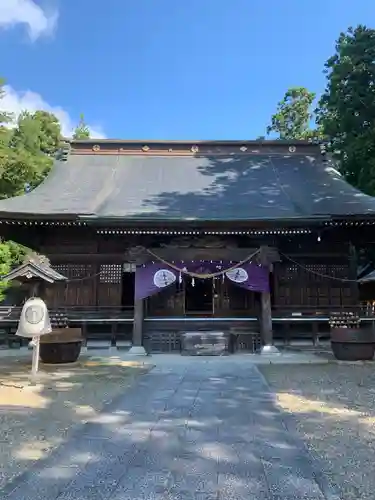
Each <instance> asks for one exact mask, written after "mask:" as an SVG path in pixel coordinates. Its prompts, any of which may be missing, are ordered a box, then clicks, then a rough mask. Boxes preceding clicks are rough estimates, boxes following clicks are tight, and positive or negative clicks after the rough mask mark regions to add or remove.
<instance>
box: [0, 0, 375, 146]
mask: <svg viewBox="0 0 375 500" xmlns="http://www.w3.org/2000/svg"><path fill="white" fill-rule="evenodd" d="M358 23H363V24H366V25H368V26H371V27H374V26H375V3H374V2H373V0H358V1H353V0H325V1H323V0H315V1H314V2H308V1H301V0H283V1H282V2H280V1H276V0H274V1H273V2H271V1H268V2H266V1H264V0H189V1H186V2H184V1H178V0H133V1H130V0H107V2H103V1H100V0H75V1H74V0H64V1H63V0H53V1H52V0H51V1H49V0H43V1H39V0H0V54H1V69H0V75H1V76H3V77H5V78H6V79H7V83H8V85H9V87H8V88H7V90H8V96H7V98H6V99H5V100H4V102H3V104H2V106H5V105H7V106H8V107H11V108H12V109H13V110H14V111H15V112H18V111H19V110H20V109H21V108H30V109H34V108H35V107H45V108H46V109H53V110H54V111H55V112H56V113H57V114H58V115H59V117H60V118H61V121H62V122H63V125H64V129H65V130H66V131H68V130H69V129H71V128H72V126H73V125H74V123H76V122H77V121H78V117H79V114H80V113H84V114H85V117H86V120H87V122H88V123H89V124H90V125H91V126H92V128H93V129H94V134H95V135H101V134H103V135H105V136H107V137H118V138H124V139H132V138H135V139H248V138H249V139H251V138H255V137H256V136H258V135H262V134H264V132H265V128H266V126H267V124H268V122H269V118H270V116H271V114H272V113H273V112H274V110H275V108H276V104H277V102H278V101H279V100H280V99H281V98H282V96H283V94H284V92H285V90H286V89H287V88H288V87H290V86H296V85H301V86H306V87H308V88H309V89H310V90H313V91H315V92H317V93H320V92H322V90H323V89H324V86H325V80H324V75H323V74H322V70H323V65H324V62H325V61H326V59H327V58H328V57H329V56H330V55H332V53H333V52H334V43H335V40H336V38H337V37H338V35H339V33H340V31H342V30H345V29H346V28H347V27H348V26H349V25H356V24H358Z"/></svg>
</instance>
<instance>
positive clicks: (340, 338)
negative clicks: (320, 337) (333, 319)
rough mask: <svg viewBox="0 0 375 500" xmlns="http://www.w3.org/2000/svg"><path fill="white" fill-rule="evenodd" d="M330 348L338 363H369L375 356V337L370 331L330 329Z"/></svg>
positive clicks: (362, 329)
mask: <svg viewBox="0 0 375 500" xmlns="http://www.w3.org/2000/svg"><path fill="white" fill-rule="evenodd" d="M331 347H332V352H333V354H334V356H335V358H336V359H338V360H340V361H369V360H371V359H373V357H374V354H375V337H374V334H373V332H372V330H370V329H365V328H340V327H338V328H331Z"/></svg>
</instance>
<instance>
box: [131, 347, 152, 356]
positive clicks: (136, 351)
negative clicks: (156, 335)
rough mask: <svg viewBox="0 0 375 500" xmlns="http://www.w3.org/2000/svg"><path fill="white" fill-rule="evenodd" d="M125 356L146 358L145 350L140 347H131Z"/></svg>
mask: <svg viewBox="0 0 375 500" xmlns="http://www.w3.org/2000/svg"><path fill="white" fill-rule="evenodd" d="M127 354H130V355H131V356H147V352H146V349H145V348H144V347H143V346H142V345H133V346H132V347H131V348H130V349H129V351H128V352H127Z"/></svg>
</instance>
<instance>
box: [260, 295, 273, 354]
mask: <svg viewBox="0 0 375 500" xmlns="http://www.w3.org/2000/svg"><path fill="white" fill-rule="evenodd" d="M260 308H261V310H260V315H261V316H260V325H261V333H262V340H263V345H272V344H273V334H272V311H271V294H270V293H269V292H262V294H261V306H260Z"/></svg>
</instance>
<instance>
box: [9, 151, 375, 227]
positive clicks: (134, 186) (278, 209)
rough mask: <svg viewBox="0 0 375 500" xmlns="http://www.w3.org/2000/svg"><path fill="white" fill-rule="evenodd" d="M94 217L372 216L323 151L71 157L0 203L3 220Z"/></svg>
mask: <svg viewBox="0 0 375 500" xmlns="http://www.w3.org/2000/svg"><path fill="white" fill-rule="evenodd" d="M13 214H16V215H21V214H25V216H27V215H37V216H45V215H55V216H59V215H61V216H62V215H66V216H76V215H82V216H84V215H93V216H97V217H99V218H106V217H119V218H124V219H133V220H137V219H140V220H147V219H150V220H190V219H191V220H201V221H210V220H212V221H213V220H232V221H240V220H260V219H289V218H295V217H306V218H308V217H314V216H350V215H375V198H372V197H370V196H367V195H364V194H363V193H361V192H359V191H357V190H356V189H354V188H353V187H352V186H350V185H349V184H348V183H346V182H345V181H344V180H343V178H342V177H341V176H340V174H338V172H337V171H335V170H334V169H333V168H332V166H330V164H329V163H328V162H324V161H323V158H322V156H321V155H320V154H317V155H316V156H311V155H307V154H306V155H304V154H298V155H297V154H296V155H293V154H290V155H281V154H273V155H266V154H259V155H257V154H251V155H250V154H249V155H243V154H242V155H228V156H180V157H178V156H151V155H149V156H147V155H133V156H132V155H100V154H92V155H90V154H86V155H84V154H81V155H78V154H77V155H74V154H71V155H70V156H69V158H68V160H67V161H65V162H60V161H58V162H56V164H55V167H54V169H53V171H52V173H51V174H50V175H49V177H48V178H47V179H46V180H45V182H43V184H41V185H40V186H39V187H38V188H36V189H35V190H34V191H33V192H31V193H29V194H26V195H24V196H19V197H15V198H11V199H8V200H3V201H0V217H1V216H2V217H3V218H5V217H9V216H11V215H13Z"/></svg>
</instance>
